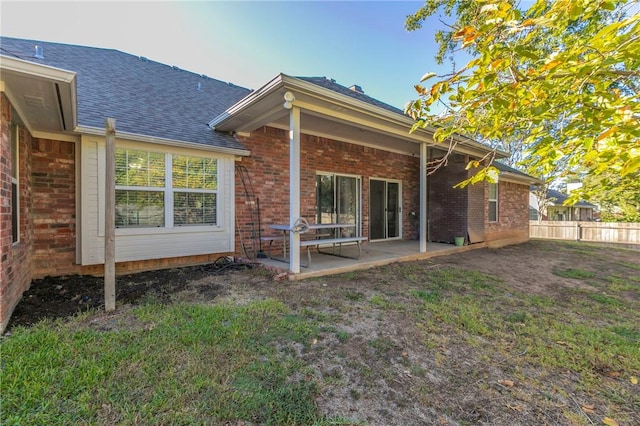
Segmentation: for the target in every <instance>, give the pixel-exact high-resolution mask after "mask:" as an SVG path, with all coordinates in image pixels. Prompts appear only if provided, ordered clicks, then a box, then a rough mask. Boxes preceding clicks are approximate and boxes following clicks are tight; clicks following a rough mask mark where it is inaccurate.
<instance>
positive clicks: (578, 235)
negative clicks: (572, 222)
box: [576, 222, 582, 241]
mask: <svg viewBox="0 0 640 426" xmlns="http://www.w3.org/2000/svg"><path fill="white" fill-rule="evenodd" d="M581 239H582V227H581V226H580V222H576V241H580V240H581Z"/></svg>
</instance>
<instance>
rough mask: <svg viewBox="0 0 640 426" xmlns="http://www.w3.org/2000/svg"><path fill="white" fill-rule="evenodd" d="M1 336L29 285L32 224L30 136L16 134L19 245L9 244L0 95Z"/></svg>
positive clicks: (6, 140) (1, 99)
mask: <svg viewBox="0 0 640 426" xmlns="http://www.w3.org/2000/svg"><path fill="white" fill-rule="evenodd" d="M0 110H1V125H0V127H1V138H0V139H1V143H0V159H1V160H0V333H1V332H2V331H4V329H5V327H6V325H7V323H8V322H9V318H10V316H11V313H12V312H13V309H14V308H15V306H16V305H17V303H18V302H19V301H20V298H21V297H22V293H24V291H25V290H27V289H28V288H29V285H30V284H31V275H32V272H33V261H32V248H33V224H32V221H31V216H32V215H31V205H32V203H31V191H30V188H31V185H30V177H31V173H30V165H31V150H30V145H31V135H30V134H29V132H28V131H27V130H26V129H24V128H19V130H18V140H19V147H18V160H19V163H20V164H19V185H20V187H19V193H20V232H19V242H18V243H16V244H14V243H13V242H12V229H11V228H12V223H11V216H12V209H11V168H12V165H11V155H10V153H11V119H12V117H11V114H12V110H11V104H10V103H9V101H8V99H7V98H6V97H5V95H4V94H1V95H0Z"/></svg>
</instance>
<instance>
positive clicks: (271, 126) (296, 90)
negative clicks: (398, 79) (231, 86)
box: [209, 74, 489, 278]
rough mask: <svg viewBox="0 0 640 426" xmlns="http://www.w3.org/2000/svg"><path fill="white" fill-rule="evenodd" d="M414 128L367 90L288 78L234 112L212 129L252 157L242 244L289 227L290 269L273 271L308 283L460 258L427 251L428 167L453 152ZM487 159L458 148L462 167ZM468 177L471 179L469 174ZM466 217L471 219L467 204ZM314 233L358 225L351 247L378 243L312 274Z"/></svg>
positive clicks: (240, 208)
mask: <svg viewBox="0 0 640 426" xmlns="http://www.w3.org/2000/svg"><path fill="white" fill-rule="evenodd" d="M413 124H414V120H413V119H411V118H410V117H408V116H406V115H404V114H403V112H402V111H401V110H399V109H397V108H394V107H391V106H389V105H386V104H383V103H381V102H379V101H376V100H374V99H373V98H370V97H368V96H366V95H364V92H362V90H361V88H359V87H358V86H354V87H353V88H349V89H347V88H344V87H341V86H339V85H337V84H336V83H335V81H333V80H329V79H325V78H295V77H290V76H287V75H284V74H280V75H278V76H277V77H276V78H274V79H273V80H272V81H271V82H269V83H268V84H266V85H265V86H263V87H262V88H260V89H258V90H255V91H253V92H252V93H251V94H250V95H248V96H247V97H246V98H244V99H242V100H241V101H239V102H237V103H236V104H235V105H233V106H231V107H230V108H228V109H227V110H226V111H225V113H223V114H221V115H219V116H218V117H216V118H215V119H214V120H212V121H211V122H210V123H209V126H210V127H211V128H213V129H215V130H216V131H221V132H228V133H231V134H233V135H235V137H237V138H238V139H239V140H240V141H241V142H242V143H243V144H244V145H245V146H246V147H247V149H248V150H249V151H250V152H251V155H250V156H249V157H247V158H243V159H242V167H244V168H245V169H246V170H247V175H251V176H252V177H251V178H250V179H248V182H250V183H249V184H247V185H245V181H244V180H242V183H238V182H237V183H236V188H237V191H236V193H237V194H241V195H242V194H247V196H246V197H244V198H243V197H242V196H240V197H239V198H238V199H237V203H236V206H237V211H236V212H235V213H236V217H239V218H240V219H239V220H237V223H236V227H237V228H238V229H239V232H238V234H239V235H238V236H239V238H240V240H242V239H243V237H244V236H248V237H247V238H245V240H246V241H242V244H244V245H243V246H242V247H243V248H244V247H245V246H247V245H250V243H254V244H255V241H256V239H259V238H261V237H264V236H265V234H267V235H268V233H269V232H270V230H269V228H270V227H271V228H273V226H274V224H277V225H278V226H280V225H282V227H284V228H285V229H284V230H285V232H287V231H288V235H287V238H288V241H287V245H288V247H289V255H288V259H289V262H287V263H283V262H276V263H274V264H273V267H274V268H277V269H282V270H288V271H289V272H290V273H291V274H292V275H297V276H298V277H299V278H306V277H309V276H316V275H322V274H326V273H336V269H338V270H341V268H345V271H346V270H354V269H361V268H367V267H371V266H375V265H376V264H384V263H389V262H395V261H399V260H403V259H407V260H413V259H421V258H428V257H430V256H433V255H434V253H439V252H441V250H443V249H445V248H446V249H449V250H452V252H455V251H456V250H458V249H459V248H453V247H454V246H452V245H447V244H445V245H443V246H441V245H439V244H435V243H431V242H429V244H427V241H428V235H427V234H428V233H427V232H426V231H425V230H426V229H427V227H428V210H429V206H428V202H427V198H428V186H427V162H428V159H429V158H430V157H434V156H436V157H439V156H442V155H444V154H445V153H446V150H447V149H450V150H452V149H453V146H454V145H452V146H450V147H446V146H445V147H435V144H434V142H433V139H432V129H417V130H416V131H415V132H410V129H411V126H412V125H413ZM488 151H489V150H488V149H487V148H486V147H485V146H483V145H481V144H479V143H477V142H474V141H471V140H468V139H465V138H460V139H459V140H456V142H455V152H456V153H457V154H458V155H460V156H461V158H462V160H466V159H467V158H469V157H473V158H482V157H483V156H485V155H486V154H487V152H488ZM464 164H466V161H465V163H464ZM461 170H462V172H463V174H465V176H463V177H462V178H465V177H466V173H467V172H466V170H465V169H464V167H462V169H461ZM287 171H288V173H287ZM457 178H458V177H457V176H456V178H455V179H457ZM458 181H459V180H456V181H455V182H452V183H451V185H450V186H453V184H454V183H456V182H458ZM247 187H249V188H251V189H250V190H247ZM254 188H255V191H254ZM482 195H483V196H484V193H482ZM437 196H440V195H437ZM447 196H448V195H446V194H445V195H442V197H447ZM257 198H260V200H259V205H260V209H259V210H258V212H259V214H258V215H255V216H257V217H254V214H253V213H252V211H253V209H252V208H250V207H246V206H251V205H253V204H258V202H257V201H258V200H257ZM287 207H288V208H287ZM457 209H458V210H464V212H461V215H462V216H464V217H465V218H466V204H464V207H463V204H462V203H460V206H458V207H457ZM245 210H247V211H245ZM449 210H450V209H449ZM479 211H480V210H479ZM449 216H451V215H449ZM453 220H457V219H452V221H453ZM459 222H460V226H459V228H461V229H462V230H463V231H465V232H464V233H457V234H456V235H464V234H466V229H467V223H466V221H464V223H462V221H459ZM256 224H257V225H256ZM308 224H311V225H314V224H316V225H318V224H326V225H333V226H340V225H344V224H350V225H351V226H352V227H353V230H352V232H351V233H349V235H348V239H349V240H350V241H353V240H354V239H358V240H360V239H362V240H367V241H369V243H365V244H363V246H362V248H363V253H362V256H361V257H360V258H358V259H357V260H355V259H343V258H339V257H333V256H327V255H321V254H318V253H314V258H313V259H312V261H311V265H310V267H305V259H304V257H305V256H304V251H305V246H306V244H305V242H304V241H303V240H302V239H301V233H302V232H304V231H302V229H304V228H306V227H308ZM434 226H439V227H446V228H447V229H449V230H450V231H451V232H450V233H452V235H453V233H454V232H460V231H454V230H453V229H454V228H453V227H452V226H451V224H449V223H447V224H435V225H434ZM278 229H280V227H279V228H278ZM258 230H259V231H261V232H257V231H258ZM420 230H422V232H421V231H420ZM338 237H339V239H344V235H342V236H338ZM332 238H333V239H334V240H335V238H336V236H335V235H333V236H332ZM442 240H443V239H442V238H438V239H433V240H431V241H442ZM247 242H249V244H247ZM344 242H348V241H344ZM391 248H393V249H391ZM345 250H348V248H345ZM354 250H357V248H354ZM238 251H240V250H238ZM248 257H250V258H252V257H253V256H251V255H249V256H248ZM301 257H302V258H303V259H302V261H301ZM326 271H332V272H326Z"/></svg>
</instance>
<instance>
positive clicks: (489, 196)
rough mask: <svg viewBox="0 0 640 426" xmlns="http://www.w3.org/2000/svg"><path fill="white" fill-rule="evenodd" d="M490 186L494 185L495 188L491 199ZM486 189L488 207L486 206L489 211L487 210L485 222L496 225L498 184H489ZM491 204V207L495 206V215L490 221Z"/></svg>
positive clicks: (497, 218)
mask: <svg viewBox="0 0 640 426" xmlns="http://www.w3.org/2000/svg"><path fill="white" fill-rule="evenodd" d="M492 185H494V186H495V188H496V194H495V198H491V186H492ZM488 189H489V190H488V195H487V198H488V203H489V206H488V207H489V210H488V215H487V221H488V222H490V223H496V222H498V220H499V215H498V198H499V195H498V182H496V183H491V182H489V187H488ZM492 203H493V205H495V211H496V214H495V216H496V217H495V219H493V220H492V219H491V206H492Z"/></svg>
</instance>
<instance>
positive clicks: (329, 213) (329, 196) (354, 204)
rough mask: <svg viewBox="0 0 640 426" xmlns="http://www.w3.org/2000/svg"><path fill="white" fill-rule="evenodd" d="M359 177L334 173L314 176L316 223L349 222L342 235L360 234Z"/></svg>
mask: <svg viewBox="0 0 640 426" xmlns="http://www.w3.org/2000/svg"><path fill="white" fill-rule="evenodd" d="M360 187H361V185H360V178H359V177H356V176H345V175H336V174H324V173H321V174H318V175H317V176H316V211H317V217H316V222H317V223H345V224H347V223H351V224H354V225H355V228H353V229H352V228H346V229H345V230H344V231H343V233H342V235H343V236H345V237H346V236H360Z"/></svg>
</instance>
